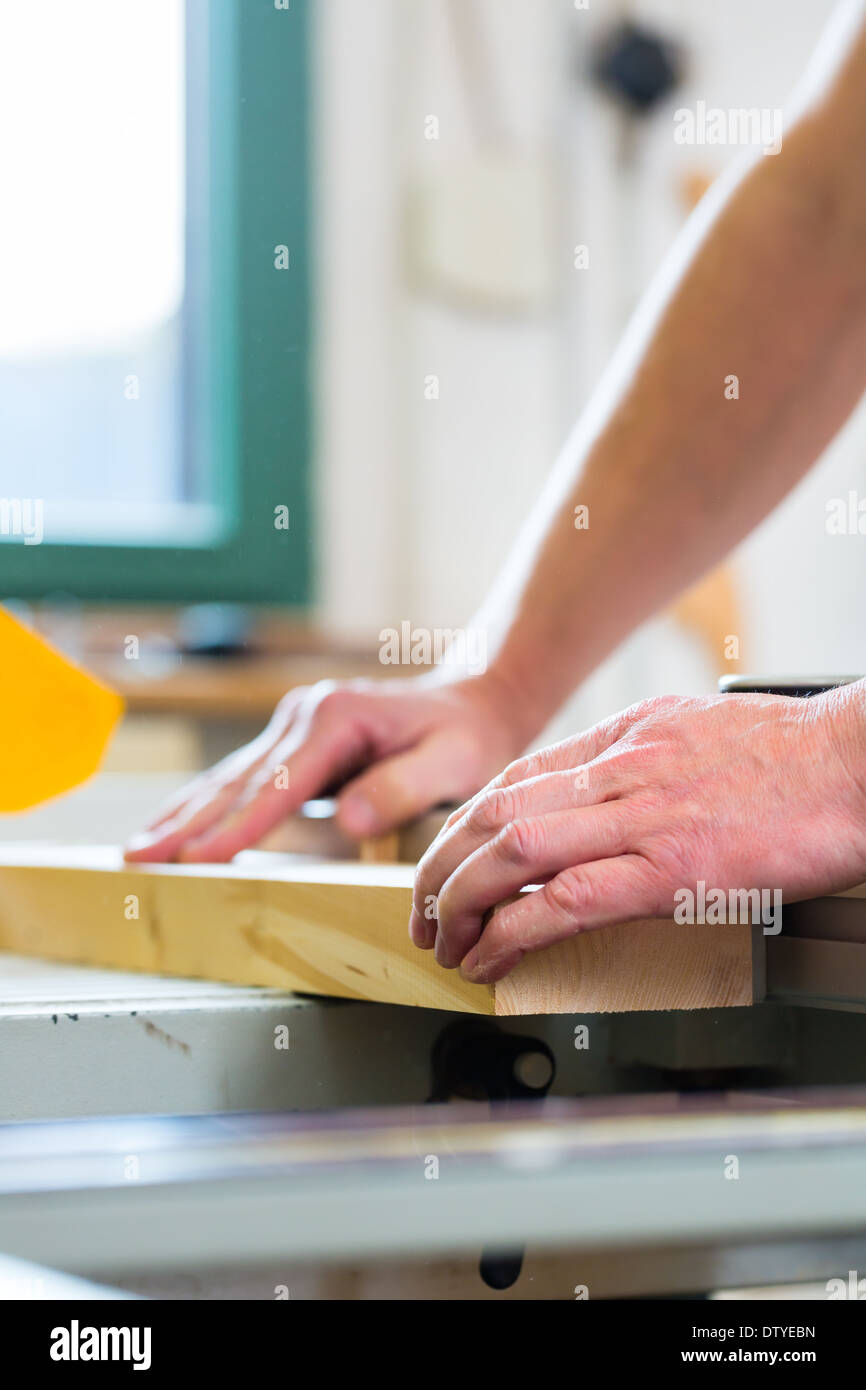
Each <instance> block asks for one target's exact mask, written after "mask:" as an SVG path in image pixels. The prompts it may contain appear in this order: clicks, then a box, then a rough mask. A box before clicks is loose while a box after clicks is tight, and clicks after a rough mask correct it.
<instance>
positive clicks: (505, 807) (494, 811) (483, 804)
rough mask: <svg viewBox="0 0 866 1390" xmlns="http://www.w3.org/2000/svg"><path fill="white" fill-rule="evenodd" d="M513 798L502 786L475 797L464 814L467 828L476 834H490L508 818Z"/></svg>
mask: <svg viewBox="0 0 866 1390" xmlns="http://www.w3.org/2000/svg"><path fill="white" fill-rule="evenodd" d="M512 804H513V798H512V797H511V796H510V794H509V793H508V791H506V789H505V788H504V787H495V788H494V789H493V790H492V791H488V792H484V793H483V795H482V796H479V797H477V798H476V799H475V801H474V802H473V803H472V805H471V806H470V808H469V811H468V814H467V816H466V825H467V828H468V829H469V830H471V831H472V832H473V833H474V834H478V835H490V834H492V833H493V832H494V831H495V830H501V828H502V826H503V825H505V824H506V823H507V821H508V820H509V819H510V817H511V815H512V814H513V812H512Z"/></svg>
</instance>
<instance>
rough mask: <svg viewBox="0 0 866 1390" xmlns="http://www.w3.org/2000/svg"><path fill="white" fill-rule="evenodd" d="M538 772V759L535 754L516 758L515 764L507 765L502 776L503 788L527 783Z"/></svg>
mask: <svg viewBox="0 0 866 1390" xmlns="http://www.w3.org/2000/svg"><path fill="white" fill-rule="evenodd" d="M539 771H540V768H539V764H538V759H537V758H536V756H535V754H532V753H530V754H528V755H527V756H526V757H523V758H518V759H517V760H516V761H515V762H513V763H509V764H508V767H507V768H506V769H505V771H504V772H503V774H502V783H501V785H502V786H503V787H513V786H515V785H516V783H518V782H527V781H528V780H529V778H530V777H535V776H536V775H537V773H538V772H539Z"/></svg>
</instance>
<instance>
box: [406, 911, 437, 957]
mask: <svg viewBox="0 0 866 1390" xmlns="http://www.w3.org/2000/svg"><path fill="white" fill-rule="evenodd" d="M409 935H410V936H411V938H412V941H413V944H414V945H415V946H418V947H420V949H421V950H422V951H429V949H430V947H431V946H432V945H433V942H434V940H435V938H436V923H435V922H428V921H426V920H425V919H424V918H423V917H422V916H421V913H420V912H419V911H418V909H417V907H413V908H412V915H411V916H410V918H409Z"/></svg>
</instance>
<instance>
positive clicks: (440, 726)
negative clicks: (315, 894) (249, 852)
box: [126, 672, 535, 863]
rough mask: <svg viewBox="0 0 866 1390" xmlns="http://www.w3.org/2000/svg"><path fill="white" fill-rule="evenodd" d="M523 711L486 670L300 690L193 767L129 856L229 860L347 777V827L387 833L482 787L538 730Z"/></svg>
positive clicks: (342, 810) (342, 807)
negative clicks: (250, 732) (251, 733)
mask: <svg viewBox="0 0 866 1390" xmlns="http://www.w3.org/2000/svg"><path fill="white" fill-rule="evenodd" d="M520 709H521V704H520V701H519V700H515V699H514V698H513V697H512V696H511V693H510V691H508V690H506V689H505V688H504V687H503V686H502V685H501V684H500V683H499V681H498V679H497V678H496V677H494V676H493V675H492V674H491V673H489V672H488V673H487V674H486V675H484V676H477V677H475V678H473V679H469V680H462V681H455V682H454V683H452V684H444V683H439V684H436V683H434V682H433V681H431V680H429V679H428V678H426V677H420V678H416V679H413V680H406V681H399V682H398V681H393V682H391V681H389V682H387V683H378V682H373V681H352V682H349V683H347V684H344V685H336V684H334V683H333V682H329V681H322V682H320V683H319V684H318V685H315V686H312V687H303V688H300V689H297V690H292V691H290V692H289V694H288V695H286V696H285V697H284V698H283V699H282V700H281V701H280V703H279V705H278V706H277V708H276V710H275V711H274V715H273V717H272V719H271V721H270V723H269V724H268V726H267V728H266V729H265V730H264V732H263V733H261V734H260V735H259V736H258V738H256V739H254V740H253V742H252V743H249V744H247V745H246V747H244V748H240V749H239V750H238V751H237V752H236V753H232V754H231V755H230V756H229V757H228V758H225V759H223V761H222V762H220V763H218V764H217V765H216V767H213V768H211V769H210V770H209V771H208V772H205V773H202V774H201V776H199V777H196V778H195V780H194V781H193V782H191V783H190V785H189V786H188V787H186V788H185V789H184V790H183V791H182V792H181V793H180V795H179V796H178V797H177V798H175V800H174V801H173V802H172V804H171V805H169V806H168V807H166V808H165V809H164V810H163V812H162V813H161V815H159V816H158V817H157V818H156V819H155V820H154V821H153V822H152V823H151V825H150V826H149V827H148V829H147V830H146V831H145V832H144V833H143V834H141V835H137V836H136V837H135V838H134V839H133V840H132V841H131V843H130V844H129V845H128V847H127V850H126V858H127V859H130V860H133V861H136V862H142V863H147V862H152V861H163V860H171V859H181V860H185V861H202V860H215V861H221V860H226V859H231V858H232V856H233V855H235V854H237V853H238V851H239V850H242V849H246V848H248V847H249V846H250V845H255V844H258V842H259V840H261V839H262V837H263V836H264V835H265V834H266V833H267V832H268V831H269V830H271V829H272V828H273V827H274V826H275V825H276V824H277V823H278V822H279V821H281V820H283V819H284V818H285V817H286V816H289V815H292V814H293V813H294V812H295V811H297V809H298V807H299V806H301V805H302V803H303V802H304V801H306V800H308V798H310V797H314V796H318V795H321V794H322V793H323V792H324V791H326V790H327V789H328V788H330V787H333V786H335V785H342V784H346V785H344V786H343V790H342V791H341V793H340V795H339V798H338V803H337V820H338V823H339V824H340V826H341V827H342V829H343V830H345V831H346V832H347V833H348V834H349V835H351V836H353V837H356V838H359V839H360V838H362V837H364V836H367V835H377V834H381V833H382V832H383V831H386V830H390V829H391V828H392V827H393V826H396V825H400V824H401V823H402V822H404V821H407V820H411V819H412V818H413V817H414V816H418V815H420V814H421V813H422V812H424V811H426V810H429V809H430V808H431V807H433V806H436V805H438V804H440V803H441V802H448V801H450V802H454V801H459V800H463V799H464V798H465V797H467V796H471V795H472V794H473V793H474V792H475V791H477V790H478V788H479V787H481V786H483V785H484V783H485V781H486V780H487V779H488V778H489V777H491V776H492V775H493V774H494V772H496V771H497V770H498V769H499V768H501V767H502V766H503V764H504V763H506V762H508V760H509V759H510V758H513V757H515V755H516V754H517V753H519V752H520V750H521V749H522V748H525V747H526V745H527V743H528V742H529V740H530V738H531V736H532V734H533V733H534V732H535V730H533V729H531V728H530V727H529V726H525V727H524V725H523V724H522V723H521V718H520V713H519V711H520Z"/></svg>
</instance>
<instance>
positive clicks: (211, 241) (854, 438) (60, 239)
mask: <svg viewBox="0 0 866 1390" xmlns="http://www.w3.org/2000/svg"><path fill="white" fill-rule="evenodd" d="M832 10H833V4H832V3H831V0H826V3H824V2H823V0H818V2H817V3H816V0H762V3H761V4H760V5H755V4H754V3H753V2H752V0H727V3H726V4H725V5H723V6H720V5H718V4H717V3H715V0H643V2H642V3H639V2H638V0H633V2H632V3H626V0H623V2H622V3H617V0H591V2H590V3H589V4H588V5H586V4H581V3H579V2H578V3H575V0H286V3H282V0H148V4H146V5H141V4H138V3H135V0H83V2H82V3H81V4H78V5H75V6H71V5H69V4H68V3H65V0H41V3H40V4H39V5H38V6H34V5H31V4H27V3H25V0H10V3H7V4H6V5H4V6H3V8H2V11H0V130H2V131H3V137H2V141H0V176H2V187H3V190H4V204H5V212H4V217H3V219H2V223H0V305H2V312H0V460H2V469H0V478H2V482H0V494H2V496H0V596H2V600H3V601H4V602H6V603H7V604H9V605H10V606H11V607H12V608H13V610H14V611H15V612H16V613H18V614H19V615H20V616H22V617H23V618H24V619H26V620H27V621H29V622H32V623H34V624H36V625H37V626H38V627H39V628H40V629H41V630H42V631H44V632H45V633H46V634H47V635H48V636H49V637H50V638H51V639H52V640H53V641H54V642H55V643H56V644H57V645H58V646H60V647H62V648H63V649H64V650H65V651H67V652H68V653H69V654H70V655H72V656H73V657H75V658H76V659H78V660H80V661H82V662H83V663H84V664H86V665H88V666H89V667H90V668H91V669H92V670H94V671H95V672H96V673H97V674H100V675H102V676H103V677H104V678H105V679H106V680H107V681H108V682H109V683H111V684H112V685H114V686H115V687H116V688H118V689H120V690H121V691H122V692H123V694H124V695H125V696H126V698H127V701H128V708H129V714H128V716H127V719H126V722H125V724H124V726H123V728H122V729H121V731H120V733H119V734H118V736H117V737H116V739H115V742H114V745H113V748H112V750H111V753H110V756H109V760H108V762H107V764H106V769H105V771H104V773H103V774H102V775H101V776H100V777H98V778H97V779H95V780H94V781H93V782H92V783H90V784H89V785H88V786H86V787H85V788H82V789H81V790H80V791H79V792H77V793H75V794H74V795H72V796H70V797H67V798H66V799H64V800H63V801H62V802H59V803H56V804H54V805H52V806H48V807H46V808H43V809H41V810H39V811H38V812H34V813H32V814H28V815H24V816H19V817H16V818H15V819H14V820H10V819H9V818H5V819H4V820H3V821H2V824H0V831H2V835H3V836H4V837H5V838H11V837H13V836H21V837H26V838H30V837H31V836H35V835H57V836H58V837H60V838H64V839H80V840H117V839H118V838H120V837H122V836H125V835H126V834H128V833H130V832H131V831H132V830H134V829H135V828H136V827H137V826H138V824H139V823H140V821H141V820H142V819H143V818H144V817H145V816H147V815H148V814H149V813H150V812H151V811H152V810H153V807H154V805H155V803H157V802H158V801H159V800H160V799H161V798H162V797H163V796H164V795H165V794H167V793H168V792H169V791H170V790H171V789H172V788H173V787H174V786H175V785H177V784H178V783H179V782H181V781H182V780H184V778H185V777H186V776H187V775H188V774H189V772H190V771H191V770H192V769H194V768H196V767H199V766H202V765H204V764H206V763H208V762H210V761H212V760H213V759H214V758H216V757H218V756H220V755H221V754H223V753H224V752H227V751H228V750H229V749H230V748H231V747H233V746H235V745H236V744H237V743H238V742H240V741H242V740H244V739H246V738H248V737H250V736H251V735H252V734H254V733H255V732H256V731H257V730H258V728H259V727H261V725H262V723H263V722H264V721H265V720H266V718H267V716H268V714H269V713H270V710H271V708H272V706H273V704H274V703H275V702H276V700H277V698H278V697H279V695H280V694H281V693H282V692H283V691H284V690H285V689H287V688H288V687H289V686H291V685H293V684H296V683H299V682H306V681H310V680H315V679H318V678H320V677H322V676H334V675H336V676H340V675H351V674H358V673H362V674H373V675H382V676H387V675H388V674H394V673H395V672H394V668H393V667H392V668H383V667H382V666H381V664H380V663H379V661H378V651H379V646H380V632H381V631H382V629H383V628H386V627H399V626H400V624H401V623H402V622H405V621H408V622H410V623H411V624H412V626H413V627H427V628H437V627H439V628H453V627H456V626H459V625H461V624H465V623H468V622H469V621H470V620H471V617H472V614H473V611H474V609H475V608H476V605H477V604H478V603H479V601H480V600H481V598H482V597H483V595H484V593H485V590H486V589H487V586H488V585H489V583H490V582H491V580H492V579H493V577H494V575H495V572H496V570H497V568H498V566H499V565H500V563H501V562H502V561H503V559H504V557H505V556H506V554H507V552H508V549H509V546H510V545H511V543H512V541H513V539H514V537H515V535H516V532H517V530H518V528H519V525H520V523H521V521H522V519H523V518H524V517H525V516H526V514H527V512H528V510H529V509H530V508H531V507H532V505H533V503H534V502H535V499H536V497H537V495H538V492H539V489H540V486H541V484H542V481H543V479H544V478H545V476H546V474H547V472H548V470H549V469H550V467H551V465H552V462H553V460H554V458H555V456H556V454H557V452H558V450H559V449H560V447H561V446H562V443H563V441H564V439H565V437H566V435H567V433H568V431H569V429H570V427H571V425H572V423H573V422H574V420H575V418H576V416H577V414H578V413H579V411H580V409H581V407H582V406H583V405H584V403H585V402H586V400H587V398H588V396H589V394H590V393H591V391H592V389H593V386H594V385H595V383H596V381H597V380H598V377H599V375H600V373H601V372H602V370H603V368H604V366H605V365H606V363H607V361H608V359H609V356H610V354H611V352H612V350H613V348H614V346H615V345H616V343H617V340H618V338H619V336H620V334H621V332H622V330H623V328H624V326H625V324H626V322H627V320H628V318H629V315H630V313H631V312H632V310H633V308H634V307H635V304H636V302H637V300H638V298H639V296H640V294H641V291H642V290H643V288H644V287H645V286H646V284H647V283H648V281H649V280H650V278H651V277H652V275H653V273H654V271H655V270H656V269H657V267H658V266H659V264H660V262H661V260H662V258H663V256H664V254H665V252H666V250H667V248H668V247H669V245H670V243H671V241H672V239H673V237H674V236H675V235H676V233H677V231H678V229H679V228H680V226H681V225H682V223H683V222H684V220H685V219H686V217H687V216H688V214H689V212H690V210H691V208H692V207H693V206H694V204H695V202H696V200H697V199H698V198H699V197H700V195H701V193H702V191H703V190H704V189H705V187H706V186H707V185H708V184H709V183H710V182H711V181H712V179H713V178H714V176H715V175H716V174H717V173H718V172H719V171H720V170H721V169H722V168H724V167H725V166H726V165H727V164H728V163H729V162H730V161H731V160H732V159H734V158H736V157H737V155H738V151H737V150H735V149H731V148H730V147H724V146H722V147H719V146H712V145H692V146H689V145H682V144H678V143H677V142H676V141H675V139H674V130H675V119H674V113H675V112H676V110H677V109H679V108H683V107H686V108H692V109H693V108H695V107H696V104H697V103H698V102H704V103H705V104H706V106H707V107H717V106H718V107H722V108H725V109H730V108H752V107H757V108H776V107H781V106H784V104H785V102H786V100H787V98H788V96H789V94H790V92H791V89H792V87H793V86H794V84H795V82H796V80H797V78H798V76H799V74H800V73H801V72H802V70H803V68H804V66H805V65H806V63H807V62H808V60H809V58H810V56H811V54H812V52H813V50H814V48H815V45H816V42H817V39H818V37H819V35H820V32H821V30H822V28H823V26H824V25H825V23H826V21H827V19H828V17H829V15H830V14H831V13H832ZM803 270H804V274H808V270H809V268H808V265H805V266H804V268H803ZM733 369H734V368H732V370H733ZM698 465H699V460H696V466H698ZM852 491H853V492H856V493H857V495H858V496H866V413H864V411H863V410H862V409H861V410H860V411H859V412H858V413H857V414H856V415H855V417H854V418H853V419H852V420H851V422H850V423H849V425H848V427H847V428H846V430H845V431H844V433H843V434H842V435H841V436H840V437H839V438H838V439H837V441H836V442H835V443H834V444H833V446H832V448H831V449H830V450H829V451H828V453H827V455H826V457H825V458H824V459H823V460H822V461H821V463H820V465H819V467H818V468H817V469H816V470H815V471H814V472H813V473H812V474H811V475H810V477H809V478H808V479H807V480H806V481H805V482H804V484H803V485H802V486H801V487H800V488H799V489H798V490H797V492H796V493H795V494H794V495H793V496H792V497H791V498H790V499H789V500H788V501H787V502H786V504H785V505H784V506H783V507H782V508H781V509H780V510H779V511H778V512H777V513H776V515H775V516H774V517H773V518H771V519H770V520H769V521H768V522H767V523H766V524H765V525H764V526H762V527H761V529H760V530H759V531H758V532H757V533H756V534H755V535H754V536H753V537H752V538H750V540H749V541H748V542H747V543H746V544H745V545H744V546H743V547H742V548H741V550H740V551H739V552H738V553H737V554H736V555H734V556H733V557H732V558H731V560H730V562H729V563H728V564H726V565H725V566H724V567H723V569H722V570H720V571H717V572H716V573H715V574H713V575H711V576H709V577H708V578H707V580H706V581H705V582H703V583H702V584H701V585H700V586H699V587H698V589H697V590H696V591H694V592H693V593H692V594H691V595H688V596H686V597H685V599H684V600H683V601H682V602H681V603H679V604H678V605H677V606H676V607H675V608H674V609H673V610H672V611H671V612H669V613H666V614H662V615H660V616H659V617H658V618H657V619H655V620H654V621H653V622H652V623H651V624H649V625H647V627H645V628H644V629H643V630H641V631H640V632H639V633H637V634H636V635H635V636H634V637H633V638H632V639H631V640H630V641H629V642H628V643H627V644H626V645H625V646H624V647H623V648H622V649H621V650H620V651H619V652H618V653H617V654H616V655H615V656H614V657H613V658H612V659H611V660H610V661H609V662H607V663H606V664H605V666H604V667H603V668H602V669H601V670H600V671H598V672H597V673H596V674H595V676H594V677H593V678H592V679H591V680H590V681H589V682H588V683H587V685H586V686H585V687H584V688H583V689H582V690H581V691H580V692H578V694H577V695H576V696H575V698H574V700H573V701H572V702H571V704H570V705H569V707H568V708H567V709H566V710H564V711H563V712H562V714H561V716H560V717H559V719H558V720H557V724H556V727H555V728H554V729H551V730H549V731H548V733H547V735H546V736H545V737H550V736H551V735H554V734H556V735H559V734H560V733H562V732H564V731H568V730H572V729H575V728H577V727H581V726H583V725H586V724H587V723H589V722H592V721H594V720H596V719H598V718H600V717H602V716H603V715H605V714H607V713H610V712H611V711H612V710H614V709H616V708H618V707H621V706H623V705H626V704H629V703H631V702H632V701H635V700H638V699H641V698H644V697H646V696H647V695H650V694H653V693H655V692H659V691H675V692H687V691H693V690H694V691H697V690H701V691H706V690H710V689H712V688H713V687H714V685H715V682H716V680H717V678H718V676H719V675H721V674H730V673H733V672H737V671H741V672H742V671H760V672H762V673H775V674H778V673H783V672H795V671H796V672H809V673H813V674H822V673H837V672H851V673H859V672H862V671H863V670H864V669H866V658H864V652H863V635H862V634H863V624H862V617H861V615H860V611H859V604H858V599H859V598H860V596H861V595H862V593H863V586H864V580H866V543H864V540H863V538H862V536H858V535H855V534H847V535H841V536H840V535H831V534H829V533H828V530H827V524H826V518H827V504H828V502H829V501H830V500H831V499H834V498H846V497H847V496H848V495H849V493H850V492H852ZM577 601H579V598H578V600H577ZM732 639H733V640H732ZM402 674H405V672H403V673H402ZM4 675H5V676H6V678H9V676H10V673H4Z"/></svg>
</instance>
